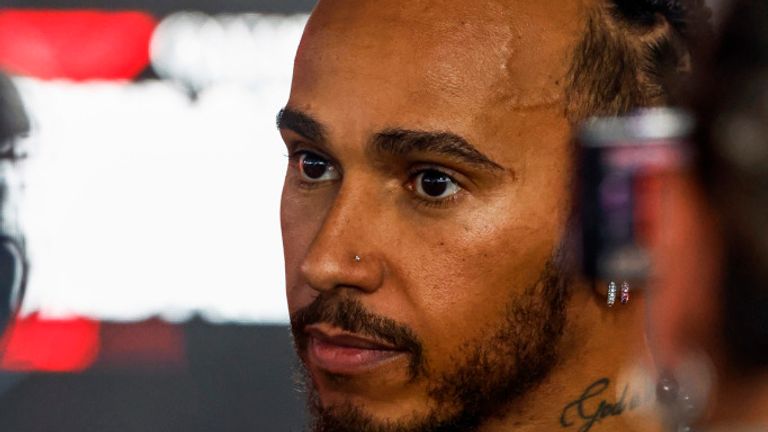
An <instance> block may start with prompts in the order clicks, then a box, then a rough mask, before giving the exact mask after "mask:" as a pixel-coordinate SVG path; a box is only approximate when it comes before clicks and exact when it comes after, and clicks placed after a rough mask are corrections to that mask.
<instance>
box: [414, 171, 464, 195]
mask: <svg viewBox="0 0 768 432" xmlns="http://www.w3.org/2000/svg"><path fill="white" fill-rule="evenodd" d="M413 190H414V192H416V194H417V195H418V196H419V197H421V198H424V199H426V200H429V201H439V200H444V199H446V198H450V197H452V196H453V195H456V194H457V193H459V191H460V190H461V186H459V185H458V183H456V181H455V180H454V179H453V178H451V176H449V175H448V174H445V173H443V172H440V171H437V170H431V169H430V170H424V171H421V172H420V173H418V174H417V175H416V177H415V178H414V181H413Z"/></svg>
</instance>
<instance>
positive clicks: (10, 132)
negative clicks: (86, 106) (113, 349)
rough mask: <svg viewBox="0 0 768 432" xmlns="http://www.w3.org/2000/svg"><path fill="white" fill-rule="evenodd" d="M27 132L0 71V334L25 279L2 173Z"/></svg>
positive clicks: (18, 235)
mask: <svg viewBox="0 0 768 432" xmlns="http://www.w3.org/2000/svg"><path fill="white" fill-rule="evenodd" d="M28 131H29V120H28V118H27V116H26V114H25V112H24V109H23V107H22V103H21V98H20V97H19V93H18V92H17V91H16V88H15V87H14V86H13V83H12V82H11V81H10V79H8V78H7V77H6V76H4V75H2V74H0V334H2V333H3V332H4V330H5V328H6V326H7V325H8V322H9V321H10V320H11V319H12V317H13V315H14V314H15V312H16V310H17V309H18V307H19V305H20V302H21V299H22V297H23V294H24V288H25V286H26V279H27V267H28V266H27V261H26V256H25V251H24V242H23V238H22V235H21V233H20V232H19V230H18V229H17V228H16V224H15V220H12V218H11V217H9V212H7V211H6V208H5V207H7V206H8V204H9V203H8V201H9V199H10V198H9V195H10V192H11V187H12V186H11V185H9V184H8V182H7V179H6V178H5V177H4V176H5V175H6V174H5V170H7V169H10V168H9V164H11V163H12V162H13V161H15V160H16V159H18V158H19V157H20V156H21V154H20V151H19V150H18V147H17V138H18V137H19V136H21V135H24V134H26V133H27V132H28ZM0 352H2V347H0Z"/></svg>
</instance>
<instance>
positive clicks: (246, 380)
mask: <svg viewBox="0 0 768 432" xmlns="http://www.w3.org/2000/svg"><path fill="white" fill-rule="evenodd" d="M3 3H4V4H3V6H2V7H0V70H2V71H3V72H4V73H6V74H8V75H9V76H10V77H11V80H12V82H13V84H14V85H15V86H16V88H17V90H18V92H19V94H20V97H21V100H22V103H23V105H24V107H25V109H26V113H27V116H28V117H29V121H30V131H29V133H28V134H26V135H25V136H23V137H22V138H21V139H20V140H19V142H18V144H19V146H20V149H21V152H22V153H23V154H24V155H25V156H26V157H25V158H23V160H21V161H20V162H18V163H16V164H15V168H16V169H14V170H13V175H14V176H15V177H14V178H9V179H8V182H9V183H13V184H15V185H17V187H16V188H15V189H16V190H17V191H18V193H17V194H16V195H15V196H14V197H13V198H14V199H13V200H12V201H11V202H12V204H13V205H12V206H10V209H11V210H12V213H13V218H14V219H15V220H16V221H17V223H18V225H19V228H20V229H21V230H22V231H23V232H24V236H25V246H26V249H27V252H28V255H29V261H30V263H31V271H30V274H29V280H28V285H27V291H26V294H25V297H24V303H23V306H22V310H21V314H20V316H19V317H18V318H17V320H16V322H15V323H14V324H13V325H12V327H11V328H10V330H9V331H8V332H6V334H5V336H4V337H3V340H2V341H0V343H2V345H3V346H4V347H5V355H4V356H3V357H2V360H1V361H0V370H1V372H0V428H1V429H2V430H4V431H14V432H15V431H51V430H56V431H81V432H85V431H152V430H158V431H210V430H225V431H246V430H248V431H252V430H268V431H271V430H275V431H284V430H302V429H303V425H304V423H305V415H304V396H303V395H302V394H300V393H299V392H298V391H297V388H298V386H297V385H296V384H295V383H294V379H293V372H294V366H295V364H296V363H295V362H296V360H295V359H294V356H293V350H292V347H291V345H290V337H289V330H288V327H287V322H288V316H287V306H286V304H285V298H284V280H283V261H282V245H281V240H280V225H279V214H278V207H279V198H280V190H281V187H282V178H283V175H284V170H285V165H286V163H287V160H286V157H285V150H284V147H283V145H282V141H281V139H280V137H279V134H278V133H277V130H276V128H275V123H274V119H275V115H276V114H277V112H278V110H279V109H280V108H282V106H283V105H284V104H285V102H286V101H287V97H288V93H289V88H290V79H291V70H292V62H293V57H294V54H295V51H296V47H297V45H298V42H299V38H300V36H301V32H302V30H303V26H304V24H305V22H306V19H307V14H308V13H309V12H310V11H311V8H312V6H313V5H314V1H313V0H220V1H216V2H211V1H205V0H111V1H109V2H102V1H97V0H34V1H33V0H9V1H4V2H3ZM6 210H7V209H6Z"/></svg>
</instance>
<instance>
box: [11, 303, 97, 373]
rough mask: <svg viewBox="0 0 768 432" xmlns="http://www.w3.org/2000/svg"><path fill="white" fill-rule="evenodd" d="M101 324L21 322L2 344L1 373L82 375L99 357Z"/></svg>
mask: <svg viewBox="0 0 768 432" xmlns="http://www.w3.org/2000/svg"><path fill="white" fill-rule="evenodd" d="M99 339H100V337H99V323H98V322H96V321H93V320H88V319H84V318H72V319H66V320H47V319H41V318H40V317H39V316H38V315H37V314H33V315H30V316H27V317H24V318H18V319H17V320H16V322H15V323H14V324H13V326H11V327H10V328H9V329H8V331H7V332H6V334H5V335H4V336H3V338H2V340H1V341H0V353H2V355H0V369H3V370H7V371H17V372H20V371H41V372H80V371H83V370H85V369H88V368H89V367H90V366H91V365H92V364H93V363H94V361H95V360H96V358H97V356H98V354H99Z"/></svg>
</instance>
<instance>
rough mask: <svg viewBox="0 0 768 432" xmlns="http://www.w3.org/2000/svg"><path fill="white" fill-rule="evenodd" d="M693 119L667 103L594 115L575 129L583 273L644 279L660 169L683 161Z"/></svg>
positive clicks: (648, 270) (668, 169) (682, 164)
mask: <svg viewBox="0 0 768 432" xmlns="http://www.w3.org/2000/svg"><path fill="white" fill-rule="evenodd" d="M692 129H693V119H692V118H691V117H690V116H689V115H687V114H685V113H683V112H682V111H676V110H672V109H649V110H642V111H639V112H637V113H635V114H633V115H629V116H624V117H605V118H595V119H592V120H591V121H588V122H587V123H585V125H584V126H583V127H582V130H581V132H580V134H579V142H580V144H581V162H580V172H581V180H582V181H581V200H580V206H581V221H582V263H583V271H584V274H585V275H586V276H588V277H590V278H592V279H596V280H607V281H615V280H618V281H621V280H629V281H633V282H645V281H646V280H647V278H649V277H650V275H651V257H650V249H651V246H652V245H653V244H654V241H655V237H656V236H657V234H658V233H657V231H658V230H657V229H656V228H655V221H656V220H658V218H659V217H660V215H659V214H658V213H659V204H658V198H659V196H660V193H659V190H660V188H661V187H662V184H661V180H660V177H659V176H660V175H662V174H665V173H668V172H672V171H679V170H681V169H683V168H684V167H685V166H686V163H687V160H688V154H687V152H688V148H687V146H685V145H684V144H683V142H684V141H683V140H684V139H685V138H686V137H687V136H688V135H689V134H690V133H691V131H692Z"/></svg>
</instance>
